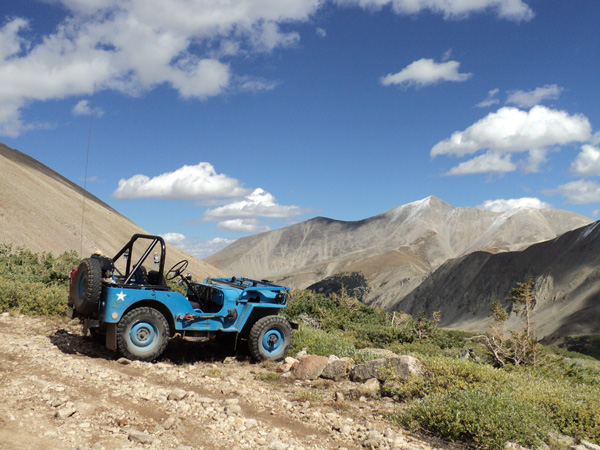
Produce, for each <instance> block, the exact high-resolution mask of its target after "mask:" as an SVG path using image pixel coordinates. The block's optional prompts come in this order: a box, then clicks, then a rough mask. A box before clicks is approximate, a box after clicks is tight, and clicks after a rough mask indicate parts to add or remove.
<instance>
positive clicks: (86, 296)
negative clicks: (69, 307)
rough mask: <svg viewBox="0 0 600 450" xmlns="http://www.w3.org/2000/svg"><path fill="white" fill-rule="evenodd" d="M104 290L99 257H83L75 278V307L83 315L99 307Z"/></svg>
mask: <svg viewBox="0 0 600 450" xmlns="http://www.w3.org/2000/svg"><path fill="white" fill-rule="evenodd" d="M101 292H102V267H101V264H100V260H99V259H97V258H86V259H82V260H81V263H80V264H79V267H78V268H77V273H76V274H75V280H74V293H73V294H74V295H73V308H74V309H75V311H77V312H78V313H79V314H81V315H89V314H92V313H93V312H95V311H96V310H97V309H98V302H99V301H100V294H101Z"/></svg>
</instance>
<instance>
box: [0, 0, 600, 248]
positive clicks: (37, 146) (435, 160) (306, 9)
mask: <svg viewBox="0 0 600 450" xmlns="http://www.w3.org/2000/svg"><path fill="white" fill-rule="evenodd" d="M0 13H1V14H0V58H2V62H1V63H0V141H2V142H4V143H6V144H7V145H9V146H10V147H13V148H16V149H19V150H21V151H23V152H25V153H27V154H29V155H31V156H32V157H34V158H36V159H38V160H40V161H41V162H43V163H44V164H46V165H48V166H49V167H51V168H53V169H54V170H56V171H58V172H59V173H61V174H62V175H64V176H66V177H67V178H69V179H71V180H73V181H74V182H76V183H79V184H81V185H82V186H83V185H85V186H86V188H87V189H88V190H89V191H90V192H92V193H93V194H95V195H96V196H98V197H99V198H101V199H102V200H104V201H105V202H107V203H108V204H110V205H111V206H113V207H114V208H115V209H117V210H118V211H120V212H121V213H123V214H124V215H126V216H127V217H129V218H130V219H132V220H133V221H134V222H136V223H137V224H138V225H140V226H141V227H143V228H144V229H146V230H148V231H150V232H152V233H156V234H162V235H165V236H166V237H167V238H168V239H169V240H170V241H171V242H172V243H174V244H176V245H178V246H180V247H182V248H183V249H185V250H187V251H189V252H190V253H192V254H193V255H195V256H199V257H203V256H207V255H208V254H210V253H212V252H214V251H216V250H218V249H219V248H222V246H224V245H225V244H227V243H228V242H232V240H234V239H236V238H238V237H240V236H245V235H248V234H253V233H257V232H260V231H265V230H268V229H275V228H278V227H282V226H287V225H289V224H292V223H296V222H299V221H303V220H307V219H309V218H311V217H314V216H317V215H320V216H326V217H331V218H334V219H339V220H360V219H363V218H367V217H370V216H373V215H376V214H379V213H381V212H383V211H386V210H388V209H391V208H394V207H396V206H399V205H402V204H405V203H409V202H412V201H416V200H419V199H422V198H425V197H427V196H429V195H436V196H438V197H440V198H441V199H443V200H444V201H446V202H448V203H450V204H453V205H455V206H468V207H480V208H487V209H492V210H506V209H509V208H514V207H519V206H523V205H525V206H534V207H553V208H561V209H566V210H570V211H575V212H578V213H580V214H583V215H586V216H588V217H590V218H594V219H595V218H597V217H598V216H600V133H599V131H600V108H599V107H598V106H599V103H600V83H599V80H600V70H599V69H600V26H599V25H600V22H599V18H600V2H598V1H595V0H582V1H578V2H568V1H564V0H237V1H231V0H212V1H208V0H171V1H168V2H167V1H165V0H161V1H159V0H39V1H34V0H3V1H2V4H1V6H0ZM90 125H91V126H90ZM88 136H91V139H89V161H88V171H87V181H84V180H86V172H85V169H86V157H87V149H88Z"/></svg>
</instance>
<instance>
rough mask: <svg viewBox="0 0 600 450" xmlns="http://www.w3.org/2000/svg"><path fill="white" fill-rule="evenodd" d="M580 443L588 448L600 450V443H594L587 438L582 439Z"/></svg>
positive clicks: (589, 449)
mask: <svg viewBox="0 0 600 450" xmlns="http://www.w3.org/2000/svg"><path fill="white" fill-rule="evenodd" d="M580 444H581V445H583V446H584V447H585V448H587V449H588V450H600V445H596V444H592V443H591V442H588V441H586V440H585V439H582V440H581V442H580Z"/></svg>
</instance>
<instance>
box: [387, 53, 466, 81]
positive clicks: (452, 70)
mask: <svg viewBox="0 0 600 450" xmlns="http://www.w3.org/2000/svg"><path fill="white" fill-rule="evenodd" d="M459 67H460V63H459V62H457V61H447V62H442V63H436V62H435V61H434V60H432V59H425V58H423V59H420V60H418V61H415V62H413V63H411V64H409V65H408V66H406V67H405V68H404V69H402V70H401V71H400V72H398V73H394V74H391V73H390V74H388V75H386V76H384V77H382V78H381V84H383V85H384V86H391V85H404V86H427V85H432V84H436V83H439V82H441V81H459V82H460V81H466V80H468V79H469V78H470V77H471V74H470V73H460V72H459V71H458V70H459Z"/></svg>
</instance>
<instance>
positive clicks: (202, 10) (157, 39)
mask: <svg viewBox="0 0 600 450" xmlns="http://www.w3.org/2000/svg"><path fill="white" fill-rule="evenodd" d="M52 3H59V4H62V6H64V7H65V8H66V10H67V16H66V17H65V19H64V20H63V21H62V22H61V23H60V24H59V25H58V26H57V28H56V30H55V31H54V32H53V33H51V34H48V35H46V36H42V39H39V37H38V36H36V37H30V36H26V34H25V31H26V30H27V27H28V22H27V21H26V20H25V19H22V18H13V19H12V20H10V21H9V22H8V23H7V24H5V25H4V26H3V27H2V28H0V105H1V106H0V134H3V135H10V136H17V135H18V134H20V133H21V132H23V131H24V130H26V129H28V128H31V127H32V125H30V124H27V123H24V122H23V119H22V114H21V112H22V109H23V108H25V107H26V106H27V105H28V104H30V103H31V102H35V101H47V100H60V99H64V98H67V97H72V96H81V95H91V94H92V93H93V92H95V91H101V90H116V91H120V92H123V93H126V94H130V95H139V94H141V93H143V92H144V91H147V90H151V89H154V88H155V87H157V86H158V85H161V84H167V85H170V86H171V87H172V88H173V89H175V90H176V91H177V92H178V93H179V94H180V95H181V96H182V97H184V98H198V99H204V98H207V97H210V96H215V95H219V94H221V93H223V92H225V91H226V90H228V89H230V88H232V87H233V88H235V86H232V83H234V82H235V80H236V79H235V78H234V77H233V74H232V72H231V68H230V65H229V63H226V62H223V61H221V60H220V59H219V58H220V56H221V55H223V54H227V55H228V56H230V57H231V56H236V55H240V56H244V55H247V54H248V53H251V52H257V51H259V52H268V51H271V50H273V49H274V48H277V47H281V46H289V45H293V44H295V43H296V42H297V41H298V39H299V35H298V33H297V32H295V31H289V32H287V31H286V32H284V31H282V30H281V28H280V24H282V23H285V24H286V26H289V25H290V24H293V23H301V22H304V21H306V20H308V19H309V18H310V16H311V15H312V14H313V13H314V12H315V11H317V9H318V8H319V6H320V4H321V1H320V0H239V1H236V2H231V1H229V0H214V1H211V2H206V1H201V0H171V1H169V2H165V1H162V0H91V1H88V0H53V1H52Z"/></svg>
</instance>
